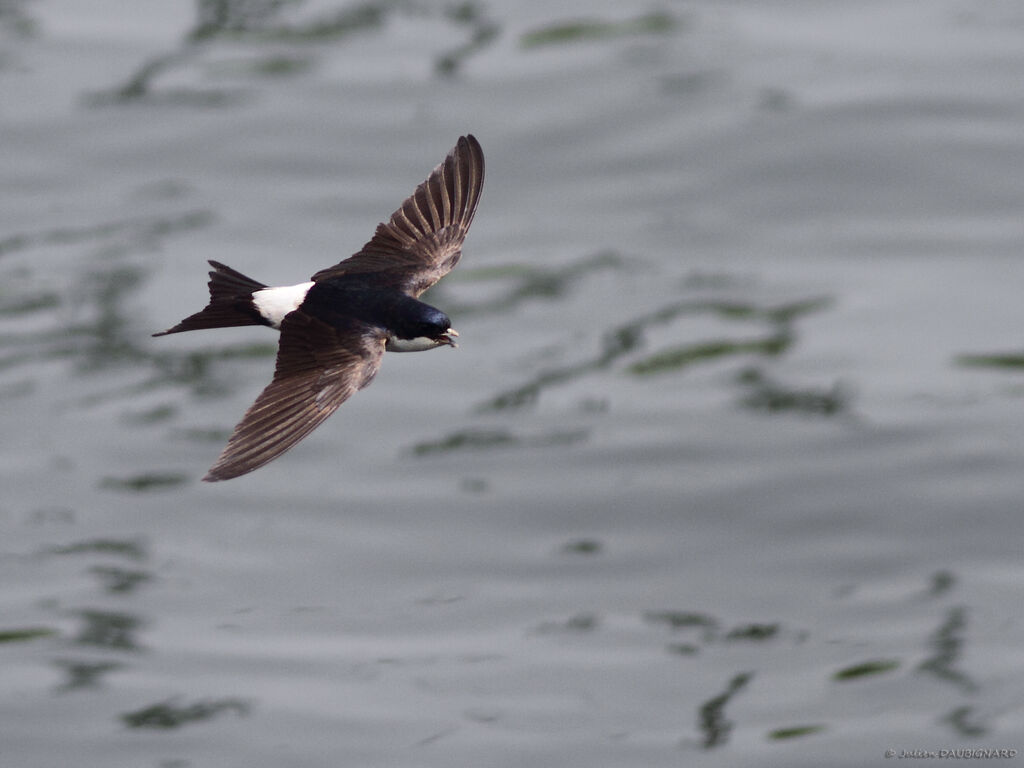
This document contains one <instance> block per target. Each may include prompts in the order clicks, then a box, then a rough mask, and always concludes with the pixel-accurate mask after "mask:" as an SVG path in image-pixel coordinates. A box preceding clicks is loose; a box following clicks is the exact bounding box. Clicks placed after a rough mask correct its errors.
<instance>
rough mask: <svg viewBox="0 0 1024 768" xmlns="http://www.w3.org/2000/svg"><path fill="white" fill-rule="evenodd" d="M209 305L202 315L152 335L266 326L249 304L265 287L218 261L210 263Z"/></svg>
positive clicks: (187, 318)
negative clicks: (254, 295) (256, 292)
mask: <svg viewBox="0 0 1024 768" xmlns="http://www.w3.org/2000/svg"><path fill="white" fill-rule="evenodd" d="M210 266H211V267H213V269H212V270H211V271H210V282H209V283H208V284H207V285H208V287H209V289H210V303H209V304H207V305H206V308H205V309H203V310H202V311H201V312H196V313H195V314H194V315H189V316H188V317H186V318H185V319H184V320H182V321H181V322H180V323H178V324H177V325H176V326H174V327H173V328H168V329H167V330H166V331H161V332H160V333H154V334H153V335H154V336H166V335H167V334H169V333H181V332H182V331H198V330H200V329H202V328H233V327H235V326H239V325H266V324H267V321H266V320H264V319H263V317H262V316H261V315H260V313H259V312H258V311H257V310H256V307H254V306H253V303H252V294H253V292H254V291H259V290H261V289H263V288H266V287H267V286H265V285H264V284H263V283H259V282H256V281H255V280H253V279H252V278H251V277H246V276H245V275H243V274H242V273H241V272H238V271H236V270H234V269H232V268H231V267H228V266H225V265H224V264H221V263H220V262H219V261H211V262H210Z"/></svg>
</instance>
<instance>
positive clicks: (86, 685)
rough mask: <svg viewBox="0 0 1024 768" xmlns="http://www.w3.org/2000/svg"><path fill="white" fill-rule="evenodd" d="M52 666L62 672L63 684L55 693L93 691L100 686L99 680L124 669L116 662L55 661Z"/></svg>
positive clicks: (100, 681)
mask: <svg viewBox="0 0 1024 768" xmlns="http://www.w3.org/2000/svg"><path fill="white" fill-rule="evenodd" d="M54 665H55V666H56V667H57V668H58V669H60V670H61V671H63V672H64V682H62V683H61V684H60V685H58V686H57V688H56V691H57V693H70V692H71V691H83V690H93V689H96V688H99V687H100V686H101V685H102V680H101V678H102V677H103V676H105V675H107V674H109V673H110V672H116V671H117V670H119V669H122V668H123V667H124V664H122V663H121V662H118V661H77V660H71V659H57V660H56V661H54Z"/></svg>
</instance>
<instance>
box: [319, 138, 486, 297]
mask: <svg viewBox="0 0 1024 768" xmlns="http://www.w3.org/2000/svg"><path fill="white" fill-rule="evenodd" d="M483 183H484V155H483V150H482V149H481V147H480V143H479V142H478V141H477V140H476V139H475V138H474V137H473V136H463V137H461V138H459V141H458V143H457V144H456V145H455V148H454V149H452V151H451V152H450V153H449V154H448V156H447V157H446V158H445V160H444V162H443V163H441V164H440V165H439V166H437V168H435V169H434V170H433V172H432V173H431V174H430V176H429V177H427V179H426V181H424V182H423V183H422V184H420V185H419V186H418V187H417V188H416V191H415V192H413V194H412V195H410V196H409V198H407V199H406V200H405V202H403V203H402V205H401V206H400V207H399V208H398V210H397V211H395V212H394V213H393V214H392V216H391V218H390V219H389V220H388V221H387V222H385V223H383V224H380V225H378V227H377V231H376V232H375V233H374V235H373V238H371V239H370V241H369V242H368V243H366V245H364V246H363V248H362V250H360V251H359V252H358V253H356V254H355V255H354V256H351V257H349V258H347V259H345V260H344V261H342V262H339V263H338V264H335V265H334V266H333V267H328V268H327V269H322V270H320V271H319V272H317V273H316V274H315V275H313V278H312V279H313V280H314V281H317V282H319V281H322V280H328V279H330V278H332V277H340V276H341V275H351V274H360V273H362V274H365V273H374V275H375V278H376V279H377V280H378V281H379V282H380V284H381V285H382V286H384V285H386V286H389V287H393V288H398V289H399V290H402V291H405V292H406V293H408V294H409V295H410V296H413V297H416V296H419V295H420V294H421V293H423V291H425V290H426V289H427V288H429V287H430V286H432V285H433V284H434V283H436V282H437V281H438V280H440V279H441V278H442V277H444V276H445V275H446V274H448V272H449V271H451V269H452V267H454V266H455V265H456V264H457V263H458V261H459V257H460V256H461V253H462V243H463V241H464V240H465V238H466V233H467V232H468V231H469V226H470V224H472V223H473V217H474V216H475V215H476V208H477V204H478V203H479V202H480V190H481V189H482V187H483Z"/></svg>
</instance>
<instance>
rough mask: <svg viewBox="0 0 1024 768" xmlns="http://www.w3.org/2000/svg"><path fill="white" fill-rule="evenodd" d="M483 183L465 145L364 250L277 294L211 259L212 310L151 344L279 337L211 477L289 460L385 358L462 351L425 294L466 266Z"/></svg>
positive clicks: (473, 153)
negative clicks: (251, 330)
mask: <svg viewBox="0 0 1024 768" xmlns="http://www.w3.org/2000/svg"><path fill="white" fill-rule="evenodd" d="M483 181H484V156H483V151H482V150H481V148H480V144H479V143H478V142H477V140H476V139H475V138H473V137H472V136H463V137H461V138H460V139H459V141H458V143H457V144H456V146H455V148H454V149H453V150H452V151H451V152H450V153H449V154H448V157H446V158H445V160H444V162H443V163H441V164H440V165H439V166H437V168H435V169H434V171H433V172H432V173H431V174H430V176H429V177H428V178H427V180H426V181H424V182H423V183H422V184H420V185H419V186H418V187H417V188H416V191H415V192H413V194H412V196H410V197H409V199H407V200H406V201H405V202H404V203H402V206H401V207H400V208H399V209H398V210H397V211H395V213H394V214H393V215H392V216H391V218H390V220H389V221H387V222H386V223H383V224H380V225H379V226H378V227H377V231H376V232H375V233H374V235H373V238H371V240H370V241H369V242H368V243H367V244H366V245H364V246H363V248H362V249H361V250H360V251H359V252H358V253H356V254H355V255H353V256H351V257H349V258H347V259H345V260H344V261H342V262H339V263H338V264H335V265H334V266H333V267H328V268H327V269H322V270H320V271H319V272H317V273H316V274H315V275H313V278H312V281H311V282H309V283H302V284H300V285H294V286H282V287H276V288H275V287H268V286H266V285H264V284H263V283H259V282H257V281H255V280H252V279H250V278H248V277H246V276H245V275H243V274H241V273H240V272H236V271H235V270H233V269H231V268H230V267H226V266H224V265H223V264H220V263H218V262H216V261H211V262H210V265H211V266H212V267H213V270H212V271H211V272H210V281H209V289H210V302H209V304H208V305H207V306H206V308H205V309H203V310H202V311H201V312H197V313H196V314H194V315H191V316H189V317H187V318H185V319H184V320H182V321H181V322H180V323H178V324H177V325H176V326H174V327H173V328H170V329H168V330H166V331H163V332H162V333H156V334H153V335H154V336H163V335H166V334H169V333H180V332H182V331H193V330H199V329H202V328H223V327H231V326H240V325H269V326H271V327H273V328H279V329H280V331H281V340H280V343H279V345H278V350H277V365H276V367H275V369H274V378H273V381H271V383H270V384H269V385H268V386H267V388H266V389H264V390H263V392H262V393H261V394H260V396H259V397H257V398H256V402H255V403H253V404H252V406H251V407H250V408H249V410H248V411H247V412H246V414H245V416H244V417H243V418H242V421H241V422H239V424H238V426H237V427H235V431H234V433H233V434H232V435H231V439H230V440H229V441H228V444H227V447H225V448H224V451H223V452H222V453H221V455H220V458H218V459H217V461H216V463H215V464H214V465H213V467H211V468H210V471H209V473H208V474H207V475H206V477H204V478H203V479H204V480H207V481H216V480H228V479H230V478H232V477H238V476H239V475H243V474H245V473H246V472H251V471H252V470H254V469H257V468H258V467H261V466H263V465H264V464H266V463H267V462H269V461H271V460H273V459H275V458H277V457H278V456H280V455H281V454H282V453H284V452H285V451H287V450H288V449H289V448H291V447H292V446H293V445H295V444H296V443H298V442H299V441H300V440H302V438H304V437H305V436H306V435H308V434H309V433H310V432H312V431H313V430H314V429H316V428H317V427H318V426H319V425H320V424H321V423H322V422H323V421H324V419H326V418H327V417H328V416H330V415H331V414H332V413H334V411H335V410H336V409H337V408H338V406H339V405H341V404H342V403H343V402H345V400H347V399H348V398H349V397H351V396H352V395H353V394H355V393H356V392H357V391H358V390H360V389H362V388H363V387H365V386H366V385H367V384H369V383H370V382H371V381H372V380H373V377H374V376H375V375H376V373H377V369H378V368H379V367H380V361H381V357H382V355H383V354H384V350H385V349H388V350H392V351H418V350H423V349H431V348H433V347H437V346H442V345H450V346H455V343H454V341H453V339H452V337H453V336H457V335H458V334H457V333H456V332H455V331H454V330H452V328H451V322H450V320H449V319H448V316H447V315H446V314H444V312H442V311H441V310H439V309H436V308H434V307H431V306H430V305H428V304H424V303H423V302H421V301H419V300H418V297H419V296H420V294H422V293H423V292H424V291H425V290H427V288H429V287H430V286H432V285H433V284H434V283H436V282H437V281H438V280H440V279H441V278H442V277H444V276H445V275H446V274H448V272H450V271H451V269H452V268H453V267H454V266H455V265H456V264H457V263H458V261H459V257H460V256H461V255H462V242H463V240H464V239H465V237H466V232H467V231H468V230H469V225H470V224H471V223H472V221H473V216H474V215H475V213H476V207H477V203H478V202H479V200H480V190H481V188H482V186H483Z"/></svg>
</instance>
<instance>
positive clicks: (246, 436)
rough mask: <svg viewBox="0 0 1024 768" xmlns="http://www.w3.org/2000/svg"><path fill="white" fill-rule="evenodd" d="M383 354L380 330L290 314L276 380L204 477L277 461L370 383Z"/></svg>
mask: <svg viewBox="0 0 1024 768" xmlns="http://www.w3.org/2000/svg"><path fill="white" fill-rule="evenodd" d="M383 354H384V336H383V334H382V333H381V332H380V331H379V330H378V329H375V328H371V327H370V326H365V325H362V324H358V323H355V322H354V323H353V326H352V328H351V329H349V330H346V331H338V330H337V329H335V328H333V327H331V326H330V325H327V324H326V323H323V322H321V321H319V320H316V319H315V318H312V317H310V316H309V315H307V314H305V313H304V312H302V311H300V310H296V311H294V312H291V313H290V314H288V315H286V316H285V318H284V321H283V322H282V323H281V342H280V345H279V346H278V350H277V368H276V369H275V370H274V380H273V381H272V382H270V384H269V385H268V386H267V388H266V389H264V390H263V392H262V393H261V394H260V396H259V397H257V398H256V402H255V403H253V404H252V406H251V407H250V408H249V410H248V411H246V413H245V416H244V417H242V420H241V421H240V422H239V424H238V426H237V427H235V431H234V434H232V435H231V439H230V440H229V441H228V444H227V447H225V448H224V451H223V453H221V455H220V458H219V459H217V462H216V463H215V464H214V465H213V466H212V467H211V468H210V471H209V473H207V475H206V477H204V478H203V480H206V481H209V482H213V481H216V480H229V479H230V478H232V477H238V476H239V475H244V474H245V473H246V472H252V470H254V469H256V468H258V467H262V466H263V465H264V464H266V463H267V462H268V461H271V460H273V459H276V458H277V457H278V456H280V455H281V454H282V453H284V452H285V451H287V450H288V449H289V448H291V447H292V446H293V445H295V444H296V443H297V442H299V441H300V440H302V438H304V437H305V436H306V435H308V434H309V433H310V432H312V431H313V430H314V429H316V428H317V427H318V426H320V424H321V423H322V422H323V421H324V419H326V418H327V417H328V416H330V415H331V414H332V413H334V411H335V410H337V408H338V406H339V405H341V404H342V403H343V402H345V401H346V400H347V399H348V398H350V397H351V396H352V395H354V394H355V393H356V392H358V391H359V390H360V389H362V388H363V387H365V386H366V385H367V384H369V383H370V381H371V380H372V379H373V377H374V375H375V374H376V373H377V369H378V368H379V367H380V359H381V355H383Z"/></svg>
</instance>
